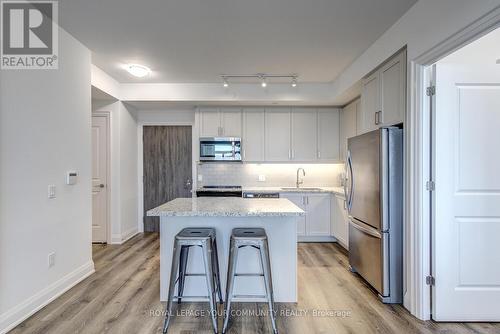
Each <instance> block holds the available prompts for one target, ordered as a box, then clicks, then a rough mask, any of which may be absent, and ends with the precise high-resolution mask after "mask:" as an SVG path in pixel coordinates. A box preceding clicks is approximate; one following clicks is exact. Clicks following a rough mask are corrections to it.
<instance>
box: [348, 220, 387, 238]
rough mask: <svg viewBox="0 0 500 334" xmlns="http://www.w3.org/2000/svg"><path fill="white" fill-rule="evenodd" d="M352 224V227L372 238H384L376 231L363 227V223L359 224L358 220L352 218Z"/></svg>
mask: <svg viewBox="0 0 500 334" xmlns="http://www.w3.org/2000/svg"><path fill="white" fill-rule="evenodd" d="M350 222H351V225H352V227H354V228H355V229H358V230H360V231H361V232H363V233H366V234H368V235H371V236H372V237H375V238H379V239H380V238H382V235H381V234H380V233H379V232H378V231H377V230H376V229H374V228H369V227H366V226H363V225H361V223H359V222H357V221H356V219H354V218H351V219H350Z"/></svg>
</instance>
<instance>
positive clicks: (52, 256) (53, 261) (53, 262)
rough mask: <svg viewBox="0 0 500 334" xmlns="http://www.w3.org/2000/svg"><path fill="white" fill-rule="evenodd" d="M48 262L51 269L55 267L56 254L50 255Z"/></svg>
mask: <svg viewBox="0 0 500 334" xmlns="http://www.w3.org/2000/svg"><path fill="white" fill-rule="evenodd" d="M47 261H48V265H49V268H50V267H53V266H54V265H55V264H56V253H54V252H52V253H49V255H48V257H47Z"/></svg>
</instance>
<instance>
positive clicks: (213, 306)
mask: <svg viewBox="0 0 500 334" xmlns="http://www.w3.org/2000/svg"><path fill="white" fill-rule="evenodd" d="M194 246H197V247H200V248H201V249H202V253H203V263H204V264H205V273H201V274H196V273H187V272H186V269H187V262H188V257H189V249H190V248H191V247H194ZM188 276H205V277H206V281H207V290H208V295H207V296H183V293H184V284H185V282H186V277H188ZM176 283H178V287H177V289H178V290H177V295H176V296H175V295H174V292H175V284H176ZM216 294H218V297H219V301H220V303H221V304H222V291H221V285H220V273H219V258H218V255H217V241H216V238H215V229H213V228H185V229H183V230H182V231H180V232H179V233H178V234H177V235H176V236H175V240H174V250H173V256H172V268H171V271H170V284H169V287H168V299H167V312H166V315H165V323H164V325H163V333H167V330H168V325H169V323H170V316H171V312H172V302H173V300H174V299H177V303H180V302H181V300H182V299H183V298H184V299H187V298H205V299H206V300H207V301H208V302H209V303H210V311H211V314H212V325H213V327H214V332H215V333H217V297H216V296H215V295H216Z"/></svg>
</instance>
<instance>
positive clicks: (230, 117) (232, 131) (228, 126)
mask: <svg viewBox="0 0 500 334" xmlns="http://www.w3.org/2000/svg"><path fill="white" fill-rule="evenodd" d="M220 116H221V127H222V134H221V135H223V136H224V137H238V138H241V110H240V109H221V110H220Z"/></svg>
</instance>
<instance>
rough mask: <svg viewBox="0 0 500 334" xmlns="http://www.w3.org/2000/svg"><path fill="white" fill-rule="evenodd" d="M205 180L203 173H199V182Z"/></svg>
mask: <svg viewBox="0 0 500 334" xmlns="http://www.w3.org/2000/svg"><path fill="white" fill-rule="evenodd" d="M201 181H203V175H202V174H198V182H201Z"/></svg>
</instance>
